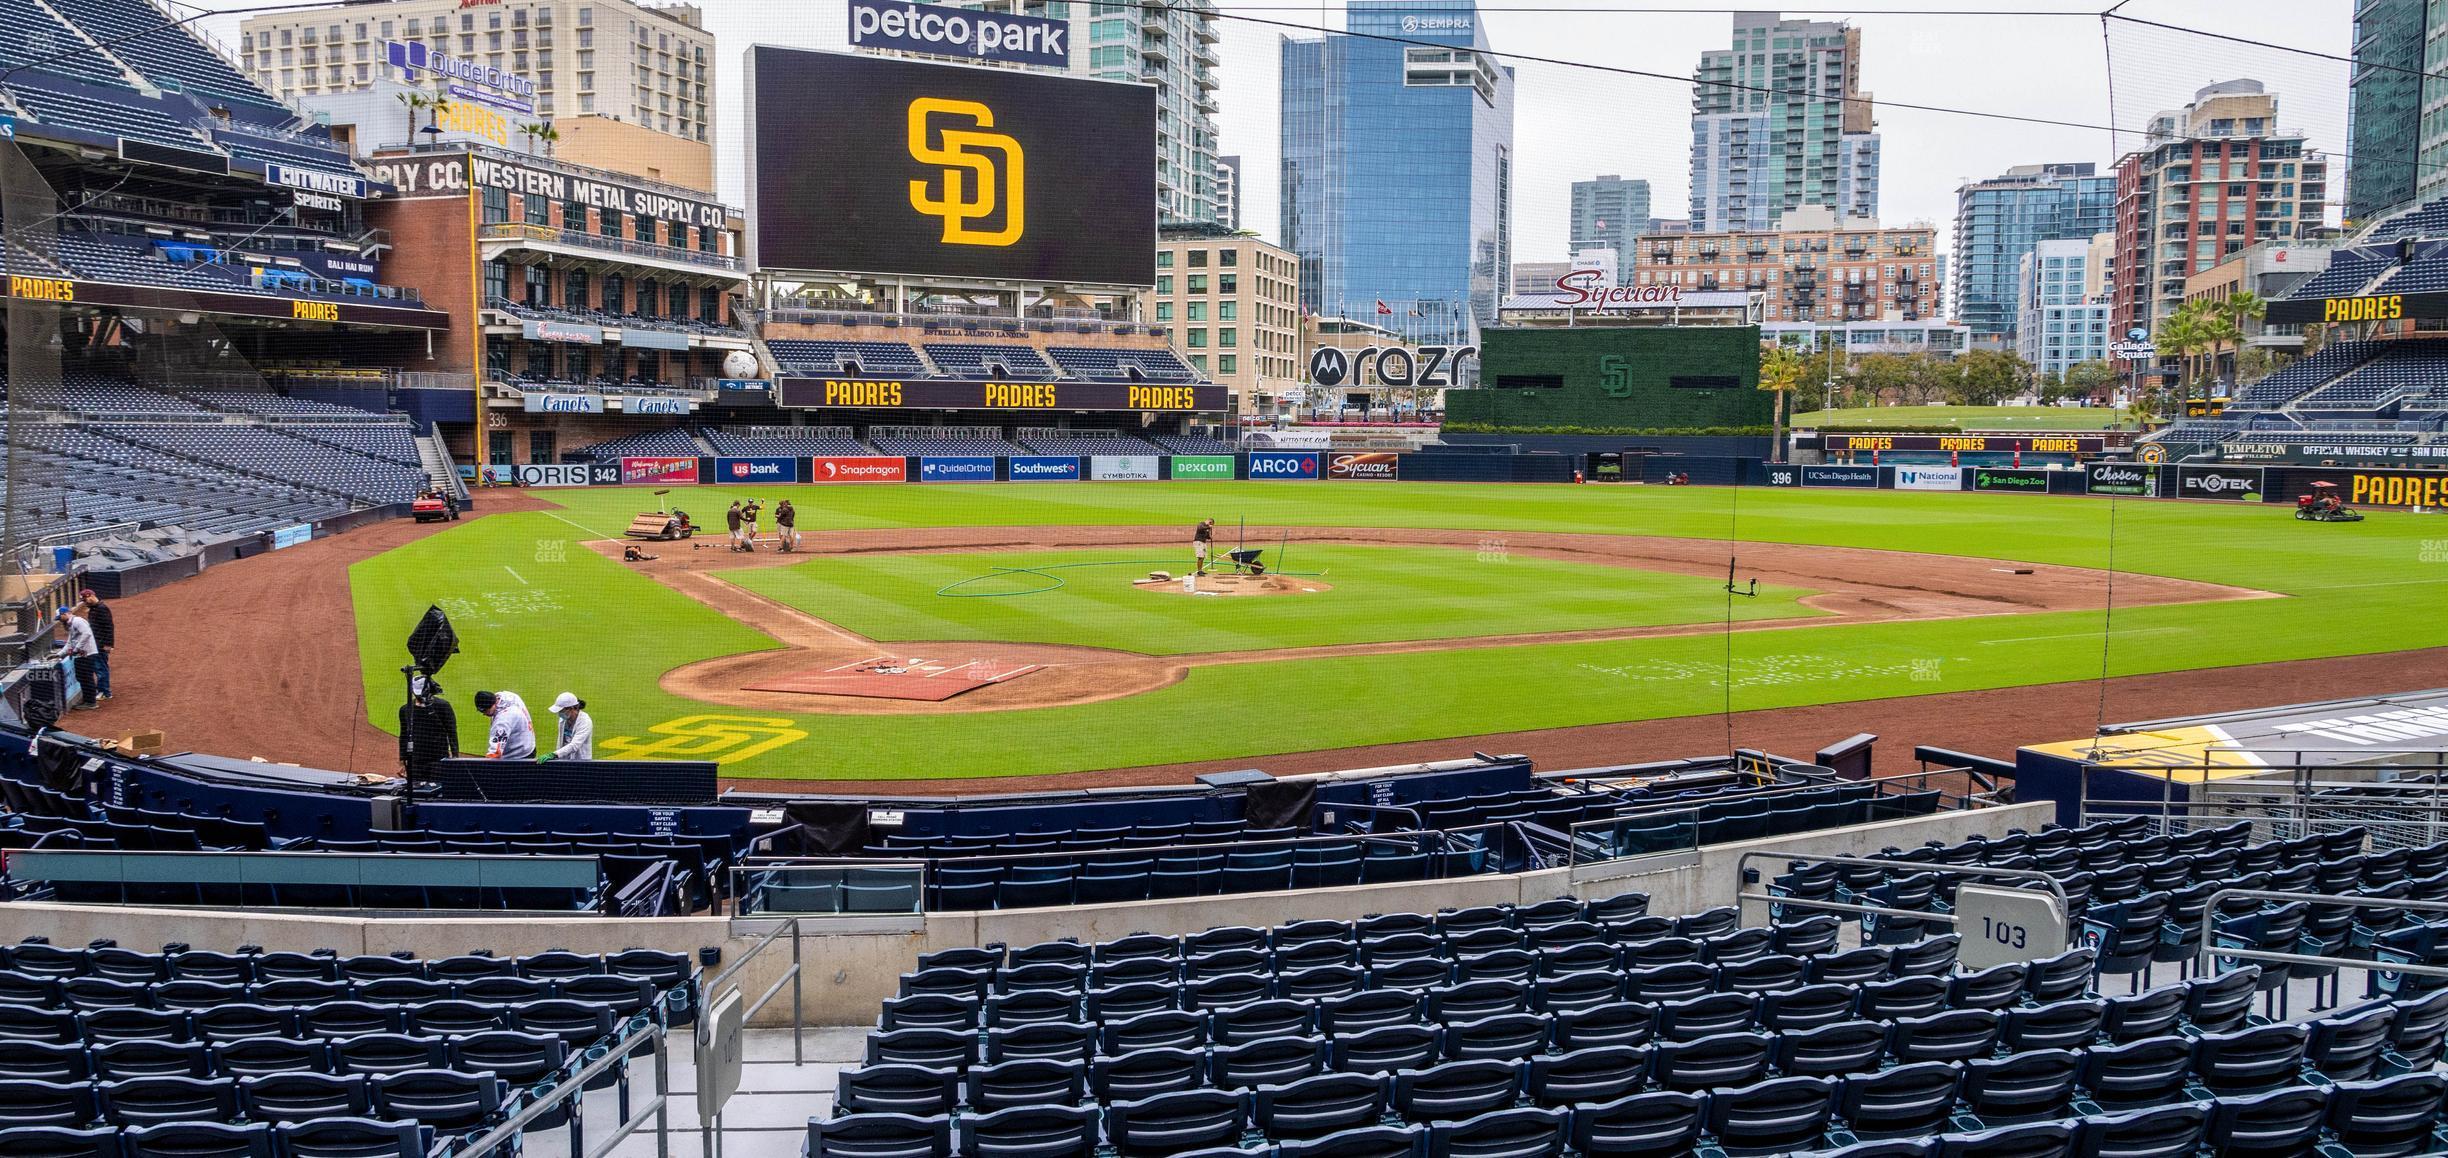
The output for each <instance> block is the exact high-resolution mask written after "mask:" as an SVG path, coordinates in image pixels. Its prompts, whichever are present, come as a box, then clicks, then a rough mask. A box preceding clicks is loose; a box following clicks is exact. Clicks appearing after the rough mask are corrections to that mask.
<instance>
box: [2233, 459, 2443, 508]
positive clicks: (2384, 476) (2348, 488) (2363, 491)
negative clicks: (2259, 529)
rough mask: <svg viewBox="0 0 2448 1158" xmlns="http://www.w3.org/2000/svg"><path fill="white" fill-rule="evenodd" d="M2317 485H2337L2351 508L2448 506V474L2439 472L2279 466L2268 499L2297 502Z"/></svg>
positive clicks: (2272, 475)
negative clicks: (2296, 498) (2296, 500)
mask: <svg viewBox="0 0 2448 1158" xmlns="http://www.w3.org/2000/svg"><path fill="white" fill-rule="evenodd" d="M2316 482H2325V483H2330V484H2333V485H2335V486H2336V487H2337V489H2338V498H2339V499H2340V500H2342V501H2344V502H2345V504H2346V505H2347V506H2350V507H2407V508H2415V507H2420V508H2429V509H2435V508H2440V507H2448V471H2439V470H2390V469H2387V468H2383V467H2367V468H2357V467H2276V468H2272V469H2271V470H2270V472H2269V486H2268V487H2267V488H2266V489H2267V491H2268V495H2267V497H2268V499H2269V501H2271V502H2279V503H2284V502H2293V501H2295V497H2296V496H2297V495H2301V494H2304V493H2305V492H2307V491H2310V490H2311V489H2312V484H2313V483H2316Z"/></svg>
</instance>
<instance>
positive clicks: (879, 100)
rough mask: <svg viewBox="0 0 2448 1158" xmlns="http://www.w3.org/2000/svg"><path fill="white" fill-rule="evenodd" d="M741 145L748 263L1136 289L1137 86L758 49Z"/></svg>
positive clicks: (1145, 92) (1145, 231) (1141, 279)
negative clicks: (744, 148) (745, 162)
mask: <svg viewBox="0 0 2448 1158" xmlns="http://www.w3.org/2000/svg"><path fill="white" fill-rule="evenodd" d="M922 7H925V8H931V9H932V10H934V11H936V12H938V13H939V14H941V15H943V16H947V17H951V16H959V17H968V18H972V19H974V18H976V17H978V16H979V15H980V14H978V13H974V12H966V11H957V10H951V9H949V8H948V7H943V8H937V7H934V6H922ZM994 19H996V20H997V21H1002V20H1008V19H1010V17H1006V16H1001V15H999V14H998V15H996V16H995V17H994ZM748 139H749V148H748V157H749V166H748V206H749V207H748V220H749V223H750V233H749V240H750V243H751V245H752V246H753V247H754V248H752V249H751V250H750V255H751V256H752V258H753V260H754V262H755V264H756V265H757V266H758V267H760V268H764V269H769V270H770V269H798V270H861V269H866V270H894V271H898V272H900V273H903V274H907V275H912V276H920V277H927V276H934V277H957V278H995V279H1011V280H1018V281H1030V282H1057V283H1067V284H1073V285H1101V286H1145V285H1153V284H1154V279H1155V276H1156V269H1155V267H1156V262H1155V253H1156V157H1155V150H1156V88H1155V86H1153V85H1141V84H1115V83H1113V82H1111V81H1103V80H1090V79H1087V78H1085V77H1072V76H1063V75H1057V74H1052V73H1041V72H1022V71H1019V70H1016V69H1008V68H975V67H967V66H963V65H958V64H950V63H936V62H929V61H918V60H908V59H892V58H886V57H881V56H865V55H855V54H851V53H845V52H811V51H807V50H804V49H794V48H779V47H774V46H771V45H758V46H756V47H754V48H751V49H749V50H748ZM1083 189H1093V190H1095V191H1096V195H1095V196H1092V197H1083V196H1079V195H1078V194H1079V191H1080V190H1083Z"/></svg>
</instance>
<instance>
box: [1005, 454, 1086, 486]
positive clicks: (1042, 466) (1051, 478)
mask: <svg viewBox="0 0 2448 1158" xmlns="http://www.w3.org/2000/svg"><path fill="white" fill-rule="evenodd" d="M1003 461H1004V462H1005V463H1006V464H1007V465H1006V467H1005V469H1006V470H1007V471H1009V472H1010V474H1011V481H1013V482H1078V481H1079V479H1080V460H1078V459H1076V458H1071V457H1067V456H1063V455H1052V454H1016V455H1013V456H1012V457H1010V458H1007V459H1004V460H1003Z"/></svg>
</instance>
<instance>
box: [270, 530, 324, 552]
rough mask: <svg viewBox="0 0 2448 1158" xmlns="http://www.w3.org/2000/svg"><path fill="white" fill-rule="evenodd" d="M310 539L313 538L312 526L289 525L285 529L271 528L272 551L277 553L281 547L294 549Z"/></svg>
mask: <svg viewBox="0 0 2448 1158" xmlns="http://www.w3.org/2000/svg"><path fill="white" fill-rule="evenodd" d="M312 538H314V527H313V525H312V524H308V523H291V524H289V525H288V526H286V527H274V528H272V549H273V550H275V551H278V550H280V549H281V548H283V547H294V546H297V545H298V544H300V543H303V542H306V541H307V540H309V539H312Z"/></svg>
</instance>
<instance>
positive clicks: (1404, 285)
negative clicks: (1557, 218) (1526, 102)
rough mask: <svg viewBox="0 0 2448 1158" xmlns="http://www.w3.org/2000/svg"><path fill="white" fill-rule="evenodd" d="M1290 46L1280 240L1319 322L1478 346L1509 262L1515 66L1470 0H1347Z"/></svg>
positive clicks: (1285, 51) (1285, 48) (1285, 50)
mask: <svg viewBox="0 0 2448 1158" xmlns="http://www.w3.org/2000/svg"><path fill="white" fill-rule="evenodd" d="M1344 26H1345V27H1346V28H1348V29H1350V30H1351V31H1352V32H1354V33H1360V34H1362V35H1355V36H1329V37H1324V38H1322V39H1292V38H1289V37H1287V38H1285V39H1284V40H1283V42H1282V59H1283V82H1282V83H1283V101H1282V110H1283V111H1282V122H1281V123H1282V134H1281V140H1282V146H1283V166H1282V170H1281V172H1280V174H1279V175H1278V181H1279V183H1280V186H1281V188H1280V190H1279V196H1280V197H1281V204H1282V206H1283V210H1282V219H1281V229H1282V232H1283V243H1284V248H1286V249H1289V250H1291V251H1293V252H1294V253H1297V254H1299V255H1300V261H1301V301H1302V304H1303V305H1305V306H1307V307H1308V308H1310V309H1312V310H1314V311H1316V312H1317V313H1319V314H1322V315H1328V316H1334V317H1351V318H1379V319H1387V320H1399V321H1400V322H1401V324H1402V326H1403V328H1404V329H1405V330H1406V331H1408V332H1409V333H1411V334H1413V335H1414V336H1416V337H1418V339H1419V340H1420V341H1425V342H1439V341H1445V342H1451V341H1469V340H1470V337H1471V335H1472V334H1473V333H1475V332H1476V328H1477V327H1478V326H1481V325H1487V324H1492V323H1493V322H1494V321H1495V320H1496V308H1497V306H1498V305H1499V304H1500V303H1501V302H1502V301H1503V298H1504V296H1505V294H1506V293H1507V287H1508V283H1510V282H1511V281H1512V267H1513V233H1512V217H1513V205H1512V200H1513V83H1514V82H1513V70H1512V69H1511V68H1508V67H1506V66H1504V65H1502V64H1500V63H1498V62H1497V61H1496V60H1495V59H1494V58H1492V57H1490V56H1488V55H1487V53H1486V50H1487V49H1488V47H1489V45H1488V42H1487V38H1486V36H1485V34H1484V33H1483V32H1482V30H1481V29H1480V27H1479V13H1478V9H1477V6H1476V5H1475V4H1474V3H1473V2H1472V0H1351V2H1350V4H1349V6H1348V7H1347V8H1346V10H1345V17H1344Z"/></svg>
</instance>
